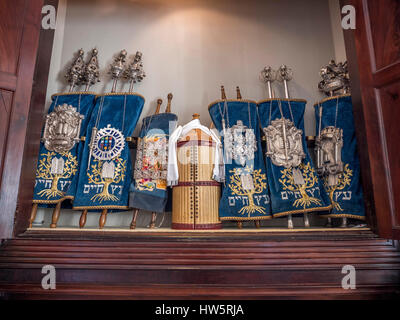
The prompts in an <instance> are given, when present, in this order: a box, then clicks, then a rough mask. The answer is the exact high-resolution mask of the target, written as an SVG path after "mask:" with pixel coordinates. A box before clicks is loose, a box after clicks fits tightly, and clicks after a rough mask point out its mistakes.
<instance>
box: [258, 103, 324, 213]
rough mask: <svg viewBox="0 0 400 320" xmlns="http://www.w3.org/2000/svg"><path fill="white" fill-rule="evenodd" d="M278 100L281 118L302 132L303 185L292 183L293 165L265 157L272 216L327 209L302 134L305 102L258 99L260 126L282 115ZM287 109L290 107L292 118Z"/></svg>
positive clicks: (322, 189)
mask: <svg viewBox="0 0 400 320" xmlns="http://www.w3.org/2000/svg"><path fill="white" fill-rule="evenodd" d="M278 101H281V106H282V112H283V116H284V118H285V119H288V120H290V121H293V120H294V121H293V122H294V125H295V127H296V128H297V129H299V130H301V131H302V136H301V139H302V141H301V143H302V146H303V151H304V153H305V158H304V159H303V160H302V162H301V164H300V166H299V167H298V169H299V171H300V172H301V174H302V176H303V179H304V182H305V184H304V185H298V184H295V181H294V178H293V169H292V168H288V169H287V168H285V167H283V166H277V165H275V164H273V162H272V159H271V158H270V157H266V166H267V173H268V183H269V190H270V194H271V203H272V213H273V216H274V218H277V217H284V216H288V215H290V214H293V215H296V214H303V213H306V212H314V211H322V210H329V209H330V208H331V202H330V200H329V197H328V195H327V194H326V192H325V190H324V187H323V184H322V182H321V181H320V179H319V177H318V175H317V172H316V169H315V167H314V165H313V162H312V160H311V157H310V154H309V152H308V148H307V143H306V137H305V134H304V112H305V107H306V103H307V102H306V101H304V100H290V101H289V100H286V99H280V100H279V99H273V100H272V99H270V100H267V101H263V102H260V103H259V104H258V113H259V117H260V122H261V126H262V127H263V128H267V127H268V126H269V125H270V124H271V121H274V120H277V119H281V118H282V116H281V113H280V110H279V102H278ZM289 103H290V107H291V108H290V107H289ZM290 109H291V110H292V114H293V119H292V114H291V112H290Z"/></svg>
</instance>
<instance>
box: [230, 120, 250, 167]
mask: <svg viewBox="0 0 400 320" xmlns="http://www.w3.org/2000/svg"><path fill="white" fill-rule="evenodd" d="M224 145H225V155H226V158H227V159H228V160H235V161H236V162H237V163H239V164H240V165H241V166H244V165H245V164H246V161H251V160H254V157H255V155H254V154H255V152H256V151H257V141H256V136H255V134H254V131H253V129H249V128H248V127H246V126H244V125H243V122H242V121H240V120H239V121H238V122H237V124H236V125H234V126H233V127H232V128H228V129H226V130H225V135H224Z"/></svg>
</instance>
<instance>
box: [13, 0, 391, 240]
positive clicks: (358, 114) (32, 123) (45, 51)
mask: <svg viewBox="0 0 400 320" xmlns="http://www.w3.org/2000/svg"><path fill="white" fill-rule="evenodd" d="M341 2H342V5H344V4H346V3H349V0H342V1H341ZM46 3H49V4H52V5H54V6H55V7H57V5H58V0H47V1H46ZM53 38H54V30H45V31H44V30H42V32H40V44H39V48H38V55H37V56H38V60H37V65H36V69H35V79H34V88H33V91H32V92H33V93H32V98H31V106H30V111H29V118H28V119H27V120H25V125H26V127H27V135H26V142H27V147H26V149H25V152H24V156H23V162H24V163H25V164H28V165H26V166H24V167H23V170H22V172H21V179H20V181H23V183H21V185H20V186H19V188H18V187H17V186H16V187H15V189H14V190H13V192H16V193H18V200H17V210H16V214H15V225H14V229H13V236H14V237H18V236H20V235H23V234H24V232H25V231H26V230H27V229H28V226H29V217H30V208H31V199H32V196H33V185H34V179H35V176H34V173H35V169H34V168H36V164H37V155H38V147H37V146H38V145H39V143H40V134H41V128H42V125H43V118H44V114H43V112H44V108H43V105H44V103H45V95H46V89H47V80H48V71H49V66H50V59H51V53H52V46H53ZM345 39H346V49H347V55H348V61H349V66H350V71H351V78H352V91H353V104H354V110H355V123H356V127H357V138H358V141H359V154H360V160H361V169H362V174H363V175H362V181H363V186H364V197H365V204H366V210H367V221H368V224H369V225H370V226H371V228H372V229H373V230H374V232H375V233H379V230H378V229H377V218H376V215H375V204H374V203H375V202H374V195H373V192H372V191H371V190H372V188H371V186H372V177H371V174H370V172H371V170H370V162H369V154H368V153H367V151H366V150H367V145H366V144H367V141H366V139H365V133H366V130H367V128H366V126H365V120H364V119H365V110H364V109H363V104H362V100H361V94H360V84H359V72H358V63H357V55H356V46H355V34H354V32H345ZM17 191H19V192H17ZM44 233H45V232H44ZM381 235H384V234H382V233H381ZM385 235H386V234H385ZM115 237H116V238H118V237H119V236H118V234H117V233H116V234H115ZM389 238H390V237H389Z"/></svg>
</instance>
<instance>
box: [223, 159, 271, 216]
mask: <svg viewBox="0 0 400 320" xmlns="http://www.w3.org/2000/svg"><path fill="white" fill-rule="evenodd" d="M229 172H230V173H232V174H233V175H231V177H230V183H229V188H230V189H231V191H232V193H233V194H235V195H237V196H243V197H248V199H249V204H248V205H247V206H245V207H243V208H242V209H240V211H239V213H240V214H241V215H246V214H247V215H248V217H249V218H250V215H251V214H254V213H256V212H258V213H261V214H266V212H265V209H264V208H263V207H261V206H257V205H256V204H255V203H254V198H253V196H254V195H255V194H260V193H262V192H263V191H264V190H265V188H266V187H267V183H266V179H267V177H266V175H265V174H261V169H260V170H253V167H252V166H251V167H248V166H247V167H246V168H245V169H240V168H235V169H234V170H231V171H229ZM242 174H250V175H251V176H252V178H253V184H254V188H253V189H251V190H245V189H244V188H243V185H242V180H241V178H240V177H241V175H242Z"/></svg>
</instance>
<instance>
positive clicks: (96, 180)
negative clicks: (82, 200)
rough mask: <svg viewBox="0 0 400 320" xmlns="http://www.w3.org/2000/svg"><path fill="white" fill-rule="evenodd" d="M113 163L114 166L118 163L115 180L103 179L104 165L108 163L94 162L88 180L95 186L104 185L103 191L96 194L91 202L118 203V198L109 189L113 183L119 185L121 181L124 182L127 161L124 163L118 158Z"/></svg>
mask: <svg viewBox="0 0 400 320" xmlns="http://www.w3.org/2000/svg"><path fill="white" fill-rule="evenodd" d="M111 161H113V162H114V164H115V163H116V165H115V171H114V177H113V178H103V177H102V171H103V165H104V163H105V162H107V161H102V160H94V161H93V164H92V165H91V168H90V171H89V172H88V173H87V175H88V178H89V183H93V184H97V185H99V184H102V185H103V191H102V192H100V193H97V194H95V195H94V196H93V197H92V198H91V199H90V200H91V201H98V202H99V203H102V202H103V201H118V197H116V196H115V195H113V194H110V192H109V191H108V188H109V186H110V184H112V183H115V184H118V183H120V182H121V181H124V179H125V171H126V161H122V159H121V158H116V159H114V160H111Z"/></svg>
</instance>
